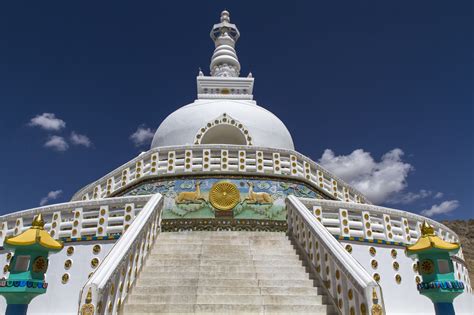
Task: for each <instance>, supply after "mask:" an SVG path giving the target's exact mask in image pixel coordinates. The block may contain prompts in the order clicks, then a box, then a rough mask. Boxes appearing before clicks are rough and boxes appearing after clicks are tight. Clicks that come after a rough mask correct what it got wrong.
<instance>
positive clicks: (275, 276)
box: [140, 268, 309, 280]
mask: <svg viewBox="0 0 474 315" xmlns="http://www.w3.org/2000/svg"><path fill="white" fill-rule="evenodd" d="M140 275H143V276H144V277H145V278H148V279H261V280H285V279H292V280H305V279H309V275H308V274H306V273H303V272H288V273H287V272H284V273H283V272H277V273H274V272H257V273H255V272H212V271H195V272H193V271H187V270H184V271H181V272H177V273H173V272H160V271H155V270H153V268H150V269H148V268H147V269H145V270H143V271H142V272H141V273H140Z"/></svg>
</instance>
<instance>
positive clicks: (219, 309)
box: [194, 304, 264, 314]
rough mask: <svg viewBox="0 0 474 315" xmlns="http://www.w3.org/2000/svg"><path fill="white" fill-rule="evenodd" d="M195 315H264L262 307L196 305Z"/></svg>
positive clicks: (249, 305) (250, 305)
mask: <svg viewBox="0 0 474 315" xmlns="http://www.w3.org/2000/svg"><path fill="white" fill-rule="evenodd" d="M194 310H195V312H196V314H264V308H263V306H262V305H252V304H245V305H238V304H196V305H195V308H194Z"/></svg>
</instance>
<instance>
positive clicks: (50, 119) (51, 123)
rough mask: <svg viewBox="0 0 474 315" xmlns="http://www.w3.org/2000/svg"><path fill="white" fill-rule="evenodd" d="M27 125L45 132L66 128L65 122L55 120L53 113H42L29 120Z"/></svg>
mask: <svg viewBox="0 0 474 315" xmlns="http://www.w3.org/2000/svg"><path fill="white" fill-rule="evenodd" d="M29 125H30V126H32V127H40V128H43V129H45V130H61V129H62V128H64V127H66V122H65V121H64V120H62V119H59V118H56V115H55V114H53V113H43V114H41V115H36V116H35V117H33V118H31V119H30V123H29Z"/></svg>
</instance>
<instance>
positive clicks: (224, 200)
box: [209, 182, 240, 210]
mask: <svg viewBox="0 0 474 315" xmlns="http://www.w3.org/2000/svg"><path fill="white" fill-rule="evenodd" d="M209 201H210V202H211V204H212V206H213V207H214V208H216V209H219V210H230V209H232V208H234V207H235V206H236V205H237V204H238V203H239V202H240V191H239V189H238V188H237V186H236V185H235V184H232V183H229V182H218V183H215V184H214V185H212V188H211V190H210V191H209Z"/></svg>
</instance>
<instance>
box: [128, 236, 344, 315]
mask: <svg viewBox="0 0 474 315" xmlns="http://www.w3.org/2000/svg"><path fill="white" fill-rule="evenodd" d="M324 294H325V292H324V290H323V289H322V288H321V287H320V286H319V284H318V282H316V281H314V280H312V279H310V275H309V274H308V273H306V269H305V267H304V266H303V264H302V261H301V260H300V258H299V256H298V255H297V253H296V251H295V249H294V247H293V245H292V244H291V242H290V241H289V240H288V238H287V237H286V235H285V234H284V233H280V232H269V233H266V232H247V231H243V232H238V231H220V232H211V231H205V232H178V233H175V232H169V233H168V232H166V233H161V234H159V236H158V239H157V241H156V243H155V245H154V246H153V248H152V250H151V253H150V255H149V256H148V258H147V260H146V262H145V266H144V268H143V270H142V271H141V273H140V274H139V277H138V279H137V281H136V283H135V285H134V287H133V288H132V290H131V291H130V295H129V297H128V299H127V302H126V303H125V305H124V309H123V313H124V314H329V313H331V312H332V311H334V309H333V308H332V307H328V306H327V305H324V304H327V303H328V302H329V298H328V297H327V296H326V295H324ZM330 311H331V312H330ZM332 313H335V312H332Z"/></svg>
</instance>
